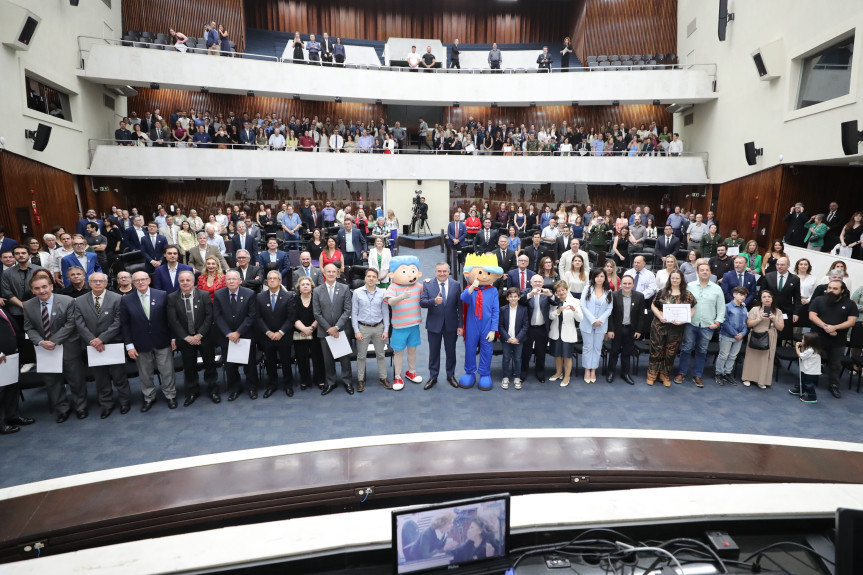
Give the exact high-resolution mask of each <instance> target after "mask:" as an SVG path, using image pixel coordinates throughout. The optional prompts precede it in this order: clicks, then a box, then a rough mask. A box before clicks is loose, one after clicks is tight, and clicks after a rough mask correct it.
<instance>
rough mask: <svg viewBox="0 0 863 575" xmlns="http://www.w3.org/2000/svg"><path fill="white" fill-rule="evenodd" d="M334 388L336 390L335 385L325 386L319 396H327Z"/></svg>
mask: <svg viewBox="0 0 863 575" xmlns="http://www.w3.org/2000/svg"><path fill="white" fill-rule="evenodd" d="M335 388H336V386H335V385H327V386H325V387H324V390H323V391H322V392H321V395H327V394H329V393H330V392H331V391H332V390H334V389H335Z"/></svg>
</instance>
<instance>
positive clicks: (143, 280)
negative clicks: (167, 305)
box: [132, 278, 150, 284]
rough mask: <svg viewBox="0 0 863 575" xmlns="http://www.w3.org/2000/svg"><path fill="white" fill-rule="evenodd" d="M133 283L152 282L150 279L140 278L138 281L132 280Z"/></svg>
mask: <svg viewBox="0 0 863 575" xmlns="http://www.w3.org/2000/svg"><path fill="white" fill-rule="evenodd" d="M132 281H133V282H135V283H136V284H138V283H141V282H148V281H150V278H138V279H136V280H132Z"/></svg>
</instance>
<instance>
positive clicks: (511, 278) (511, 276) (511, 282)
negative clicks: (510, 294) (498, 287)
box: [506, 266, 536, 290]
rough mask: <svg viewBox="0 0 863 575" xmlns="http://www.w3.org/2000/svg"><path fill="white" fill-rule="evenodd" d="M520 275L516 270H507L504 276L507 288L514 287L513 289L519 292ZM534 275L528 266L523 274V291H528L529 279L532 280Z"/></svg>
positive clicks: (519, 271)
mask: <svg viewBox="0 0 863 575" xmlns="http://www.w3.org/2000/svg"><path fill="white" fill-rule="evenodd" d="M520 274H521V270H520V269H518V268H515V269H511V270H509V272H508V273H507V274H506V280H507V284H506V285H507V287H514V288H518V289H519V290H521V275H520ZM535 275H536V274H535V273H534V272H532V271H530V266H528V269H526V270H525V272H524V289H526V290H529V289H530V278H532V277H533V276H535Z"/></svg>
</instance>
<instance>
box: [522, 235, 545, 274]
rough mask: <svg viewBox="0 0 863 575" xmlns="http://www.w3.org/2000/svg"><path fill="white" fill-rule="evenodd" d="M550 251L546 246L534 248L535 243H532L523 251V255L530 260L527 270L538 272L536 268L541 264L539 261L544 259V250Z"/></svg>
mask: <svg viewBox="0 0 863 575" xmlns="http://www.w3.org/2000/svg"><path fill="white" fill-rule="evenodd" d="M543 249H548V248H547V247H546V246H543V245H542V244H540V246H539V248H535V247H533V242H531V243H530V245H528V246H527V247H526V248H524V249H523V250H522V253H523V254H525V255H526V256H527V257H528V258H529V260H530V261H529V262H528V264H527V269H529V270H533V271H536V266H537V264H538V263H539V260H541V259H542V250H543Z"/></svg>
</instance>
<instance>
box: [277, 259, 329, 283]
mask: <svg viewBox="0 0 863 575" xmlns="http://www.w3.org/2000/svg"><path fill="white" fill-rule="evenodd" d="M288 274H291V285H292V286H295V285H297V281H298V280H299V279H300V278H301V277H303V276H306V277H310V278H312V283H313V284H314V285H315V287H317V286H319V285H321V284H322V283H324V275H323V274H322V273H321V269H320V268H319V267H317V266H313V265H312V255H311V254H310V253H309V252H302V253H301V254H300V267H298V268H297V269H295V270H293V271H291V269H290V268H288V270H287V271H286V272H285V273H283V274H282V278H283V279H284V278H285V277H286V276H287V275H288ZM285 283H287V282H285Z"/></svg>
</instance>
